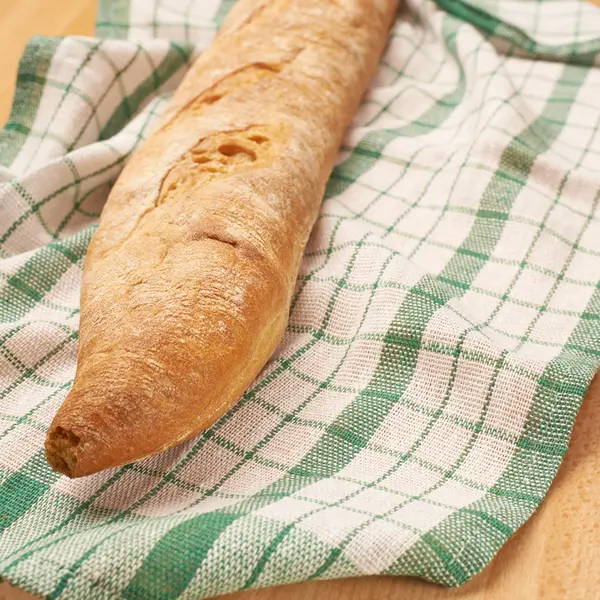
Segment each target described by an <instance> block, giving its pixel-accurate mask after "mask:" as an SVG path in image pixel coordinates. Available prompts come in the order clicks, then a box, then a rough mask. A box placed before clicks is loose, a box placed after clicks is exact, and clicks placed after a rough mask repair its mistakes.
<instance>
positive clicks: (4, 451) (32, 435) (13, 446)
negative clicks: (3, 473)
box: [0, 423, 46, 471]
mask: <svg viewBox="0 0 600 600" xmlns="http://www.w3.org/2000/svg"><path fill="white" fill-rule="evenodd" d="M12 425H14V429H13V430H12V431H10V433H7V434H6V435H4V437H2V438H0V467H5V468H7V469H11V470H14V471H17V470H18V469H20V468H21V467H22V466H23V465H24V464H25V463H26V462H27V461H28V460H29V459H30V458H33V456H34V455H35V454H36V453H37V452H39V450H40V448H42V447H43V445H44V440H45V439H46V432H45V431H40V430H39V429H34V428H33V427H30V426H29V425H27V424H25V423H19V424H15V423H12ZM17 449H18V452H17Z"/></svg>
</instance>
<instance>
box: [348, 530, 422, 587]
mask: <svg viewBox="0 0 600 600" xmlns="http://www.w3.org/2000/svg"><path fill="white" fill-rule="evenodd" d="M416 540H417V536H416V534H415V533H414V532H412V531H411V530H410V529H408V528H406V527H401V526H400V525H396V524H395V523H392V522H389V521H375V522H374V523H369V524H368V525H367V526H366V527H364V528H363V529H361V530H360V531H359V532H358V533H357V534H356V536H355V537H353V538H352V540H351V541H350V543H349V544H348V545H347V546H346V547H345V548H344V556H345V557H346V558H348V560H350V561H351V562H352V564H354V565H356V567H357V568H358V569H360V571H361V573H363V574H365V575H371V574H377V573H382V572H384V571H385V570H386V569H387V568H388V567H390V566H391V565H392V564H393V563H394V562H395V560H396V558H397V557H398V556H400V554H402V553H403V552H405V551H406V550H408V548H409V547H410V546H411V544H412V543H414V542H415V541H416Z"/></svg>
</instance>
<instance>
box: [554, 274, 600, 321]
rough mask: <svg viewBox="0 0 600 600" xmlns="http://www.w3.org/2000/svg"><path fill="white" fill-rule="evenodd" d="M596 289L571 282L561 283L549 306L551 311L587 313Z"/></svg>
mask: <svg viewBox="0 0 600 600" xmlns="http://www.w3.org/2000/svg"><path fill="white" fill-rule="evenodd" d="M599 276H600V275H599ZM594 289H595V288H594V286H592V285H580V284H577V283H570V282H569V281H561V282H560V283H559V284H558V286H557V288H556V290H555V292H554V294H552V297H551V298H550V302H549V303H548V306H549V307H550V308H551V309H554V310H560V311H573V312H577V313H582V312H585V309H586V307H587V305H588V302H589V301H590V298H591V297H592V295H593V293H594Z"/></svg>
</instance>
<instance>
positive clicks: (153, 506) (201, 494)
mask: <svg viewBox="0 0 600 600" xmlns="http://www.w3.org/2000/svg"><path fill="white" fill-rule="evenodd" d="M232 4H233V2H231V1H221V2H220V1H219V0H102V1H101V4H100V8H99V13H98V24H97V32H96V35H97V37H96V38H85V37H67V38H64V39H57V38H34V39H33V40H32V41H31V42H30V43H29V45H28V46H27V48H26V50H25V53H24V55H23V58H22V60H21V64H20V67H19V73H18V79H17V91H16V96H15V103H14V107H13V110H12V113H11V116H10V119H9V122H8V124H7V125H6V127H5V128H4V130H3V131H2V132H0V164H1V167H0V574H1V575H2V576H3V577H6V578H7V579H8V580H9V581H11V582H13V583H15V584H16V585H19V586H22V587H24V588H26V589H29V590H32V591H34V592H36V593H37V594H40V595H46V596H48V597H49V598H53V599H57V598H60V599H69V600H70V599H73V600H79V599H81V600H89V599H96V598H98V599H101V598H102V599H112V598H126V599H129V600H134V599H137V600H152V599H156V600H167V599H173V598H179V597H181V598H190V599H192V598H193V599H198V598H206V597H211V596H214V595H217V594H220V593H225V592H229V591H234V590H240V589H244V588H253V587H262V586H270V585H275V584H280V583H285V582H291V581H302V580H308V579H318V578H334V577H349V576H357V575H366V574H374V573H385V574H395V575H414V576H418V577H421V578H424V579H426V580H429V581H433V582H437V583H440V584H443V585H446V586H456V585H459V584H461V583H463V582H465V581H467V580H468V579H469V578H470V577H472V576H473V575H474V574H476V573H477V572H479V571H480V570H481V569H482V568H483V567H484V566H485V565H486V564H487V563H488V562H489V561H490V560H491V558H492V557H493V556H494V554H495V553H496V552H497V551H498V549H499V548H500V547H501V546H502V544H503V543H504V542H505V541H506V540H507V538H508V537H509V536H510V535H511V534H512V533H513V532H514V531H515V530H516V529H517V528H518V527H519V526H520V525H521V524H522V523H523V522H524V521H525V520H526V519H527V518H528V517H529V516H530V515H531V513H532V512H533V511H534V510H535V508H536V507H537V506H538V505H539V503H540V502H541V500H542V498H543V497H544V495H545V493H546V491H547V490H548V486H549V485H550V482H551V481H552V479H553V477H554V475H555V474H556V471H557V469H558V466H559V464H560V461H561V459H562V457H563V455H564V452H565V450H566V448H567V444H568V441H569V435H570V432H571V428H572V424H573V420H574V418H575V415H576V413H577V410H578V407H579V405H580V402H581V399H582V397H583V395H584V393H585V391H586V388H587V385H588V383H589V381H590V379H591V377H592V376H593V374H594V372H595V370H596V368H597V367H598V365H599V363H600V285H599V277H600V204H599V190H600V170H599V169H598V164H599V162H598V160H599V155H600V134H599V133H598V128H599V124H600V104H599V103H598V98H599V97H600V71H599V69H598V68H597V67H596V66H595V64H596V63H597V62H598V55H599V53H600V39H599V38H597V37H595V36H598V32H600V11H599V10H598V9H597V8H595V7H593V6H592V5H590V4H588V3H586V2H583V1H582V2H578V1H562V0H558V1H531V0H528V1H524V0H518V1H517V0H498V1H495V0H479V1H477V2H475V1H473V2H460V1H456V0H453V1H452V2H451V1H450V0H438V4H437V5H436V4H433V3H432V2H431V1H429V0H422V1H415V2H412V3H411V4H409V5H403V7H402V8H401V10H400V12H399V14H398V17H397V21H396V24H395V26H394V28H393V30H392V32H391V36H390V42H389V46H388V48H387V51H386V53H385V56H384V57H383V59H382V61H381V64H380V66H379V70H378V72H377V75H376V77H375V78H374V80H373V82H372V85H371V87H370V89H369V91H368V93H367V95H366V97H365V99H364V102H363V104H362V106H361V108H360V110H359V112H358V114H357V115H356V118H355V120H354V123H353V126H352V127H351V129H350V130H349V131H348V133H347V135H346V138H345V141H344V144H343V147H342V149H341V152H340V156H339V160H338V163H337V166H336V168H335V171H334V173H333V175H332V177H331V180H330V182H329V185H328V187H327V193H326V197H325V200H324V202H323V205H322V210H321V213H320V217H319V219H318V222H317V224H316V227H315V229H314V232H313V235H312V237H311V240H310V242H309V245H308V247H307V249H306V254H305V257H304V261H303V263H302V267H301V270H300V273H299V276H298V283H297V289H296V293H295V296H294V300H293V305H292V309H291V317H290V323H289V327H288V329H287V333H286V335H285V338H284V340H283V342H282V344H281V345H280V347H279V348H278V350H277V352H276V354H275V355H274V356H273V358H272V359H271V361H270V362H269V364H268V365H267V366H266V367H265V369H264V371H263V373H262V374H261V375H260V377H259V378H258V379H257V381H256V382H254V383H253V385H252V386H251V387H250V389H249V390H248V391H247V392H246V394H245V395H244V396H243V398H242V399H241V400H240V402H239V403H238V404H237V405H236V406H235V407H234V408H232V409H231V410H230V411H229V412H228V413H227V414H226V415H225V416H224V417H223V418H222V419H220V420H219V421H218V422H217V423H216V424H215V425H214V426H213V427H212V428H211V429H210V430H208V431H206V432H204V433H203V434H201V435H199V436H197V437H196V438H194V439H192V440H190V441H188V442H187V443H185V444H183V445H181V446H179V447H177V448H174V449H172V450H170V451H169V452H166V453H163V454H160V455H158V456H155V457H153V458H150V459H148V460H145V461H143V462H139V463H137V464H133V465H129V466H126V467H124V468H120V469H114V470H111V471H107V472H103V473H100V474H98V475H94V476H91V477H86V478H83V479H80V480H74V481H71V480H69V479H67V478H66V477H62V476H58V475H57V474H55V473H53V472H52V471H51V470H50V468H49V467H48V465H47V464H46V462H45V458H44V452H43V441H44V437H45V432H46V429H47V427H48V425H49V423H50V421H51V419H52V417H53V415H54V414H55V412H56V410H57V408H58V406H59V405H60V403H61V402H62V401H63V399H64V398H65V396H66V394H67V392H68V390H69V387H70V385H71V382H72V379H73V375H74V371H75V361H76V354H77V329H78V318H79V313H78V298H79V291H80V287H79V286H80V278H81V269H82V260H83V257H84V255H85V252H86V247H87V244H88V242H89V240H90V237H91V236H92V234H93V232H94V229H95V224H96V222H97V219H98V216H99V213H100V211H101V208H102V205H103V203H104V201H105V200H106V197H107V195H108V193H109V190H110V187H111V185H112V184H113V183H114V181H115V179H116V178H117V176H118V175H119V172H120V170H121V168H122V167H123V164H124V163H125V162H126V161H127V159H128V157H129V156H130V155H131V153H132V152H133V151H134V150H135V148H136V147H137V146H138V145H139V143H140V142H141V141H142V140H143V139H144V138H145V137H146V136H147V135H148V133H149V131H150V130H151V128H152V125H153V124H154V123H155V122H156V119H157V117H158V115H159V114H160V113H161V111H162V110H163V109H164V108H165V105H166V103H167V102H168V98H169V95H170V93H171V92H172V90H173V89H174V88H175V87H176V86H177V84H178V83H179V81H180V80H181V78H182V76H183V75H184V73H185V71H186V69H187V68H188V67H189V65H190V63H191V61H192V60H193V59H194V57H195V56H197V55H198V53H200V52H201V51H202V49H203V48H205V47H206V46H207V45H208V44H209V43H210V41H211V39H212V37H213V36H214V34H215V31H216V30H217V29H218V26H219V24H220V23H221V22H222V20H223V19H224V17H225V15H226V13H227V11H228V9H229V8H230V6H231V5H232ZM342 4H343V2H342Z"/></svg>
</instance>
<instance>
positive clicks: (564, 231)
mask: <svg viewBox="0 0 600 600" xmlns="http://www.w3.org/2000/svg"><path fill="white" fill-rule="evenodd" d="M585 224H586V218H585V217H584V216H583V215H580V214H577V213H575V212H573V211H572V210H569V209H568V208H567V207H566V206H562V205H561V204H557V205H556V206H555V207H554V208H553V209H552V212H551V213H550V216H549V217H548V220H547V221H546V228H547V229H548V230H550V231H552V232H554V233H556V234H557V235H559V236H560V237H561V238H562V239H564V240H566V241H567V242H569V243H570V244H574V243H575V242H576V241H577V239H578V238H579V235H580V233H581V230H582V228H583V227H584V226H585Z"/></svg>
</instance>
